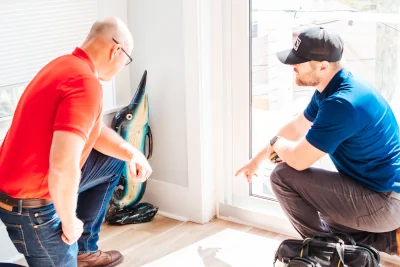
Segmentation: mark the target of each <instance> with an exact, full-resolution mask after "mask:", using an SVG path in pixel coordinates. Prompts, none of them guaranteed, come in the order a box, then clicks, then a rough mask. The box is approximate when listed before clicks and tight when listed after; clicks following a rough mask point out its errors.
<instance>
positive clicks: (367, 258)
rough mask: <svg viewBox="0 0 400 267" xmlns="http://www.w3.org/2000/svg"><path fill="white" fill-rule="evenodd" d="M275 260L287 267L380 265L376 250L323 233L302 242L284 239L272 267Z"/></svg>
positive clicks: (347, 239) (373, 266)
mask: <svg viewBox="0 0 400 267" xmlns="http://www.w3.org/2000/svg"><path fill="white" fill-rule="evenodd" d="M339 236H341V237H344V238H343V239H341V238H339ZM343 240H346V242H345V241H343ZM277 260H279V261H281V262H283V263H285V264H286V266H288V267H289V266H290V267H379V266H380V265H379V262H380V256H379V253H378V251H377V250H376V249H374V248H373V247H371V246H368V245H364V244H360V243H357V244H356V242H355V241H354V240H353V239H352V238H351V237H349V236H346V235H342V234H323V235H318V236H314V237H312V238H306V239H304V240H298V239H287V240H284V241H283V242H282V243H281V244H280V245H279V248H278V250H277V251H276V253H275V261H274V266H275V262H276V261H277Z"/></svg>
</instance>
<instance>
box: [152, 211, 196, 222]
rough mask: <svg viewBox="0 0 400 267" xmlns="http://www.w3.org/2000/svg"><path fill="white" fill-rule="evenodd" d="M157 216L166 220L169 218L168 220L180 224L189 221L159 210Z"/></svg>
mask: <svg viewBox="0 0 400 267" xmlns="http://www.w3.org/2000/svg"><path fill="white" fill-rule="evenodd" d="M157 214H159V215H161V216H164V217H167V218H170V219H174V220H177V221H181V222H188V221H189V218H186V217H182V216H177V215H175V214H172V213H169V212H165V211H162V210H159V211H158V213H157Z"/></svg>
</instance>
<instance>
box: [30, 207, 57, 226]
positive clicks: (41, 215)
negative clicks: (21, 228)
mask: <svg viewBox="0 0 400 267" xmlns="http://www.w3.org/2000/svg"><path fill="white" fill-rule="evenodd" d="M31 218H32V223H33V226H34V227H35V228H38V227H43V226H46V225H49V224H51V223H53V222H55V221H56V220H57V219H58V214H57V212H56V210H55V208H54V205H53V204H50V205H47V206H45V207H42V208H37V209H32V210H31Z"/></svg>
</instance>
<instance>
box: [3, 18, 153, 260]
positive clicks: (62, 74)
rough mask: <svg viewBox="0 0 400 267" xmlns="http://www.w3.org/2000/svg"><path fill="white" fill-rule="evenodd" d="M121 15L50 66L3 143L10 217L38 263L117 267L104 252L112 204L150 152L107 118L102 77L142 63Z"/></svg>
mask: <svg viewBox="0 0 400 267" xmlns="http://www.w3.org/2000/svg"><path fill="white" fill-rule="evenodd" d="M132 50H133V39H132V36H131V34H130V33H129V30H128V29H127V27H126V26H125V25H124V24H123V23H122V22H121V21H120V20H119V19H118V18H114V17H111V18H107V19H104V20H101V21H97V22H96V23H95V24H94V25H93V26H92V28H91V31H90V33H89V35H88V37H87V39H86V40H85V41H84V43H83V44H82V46H81V47H80V48H76V49H75V50H74V51H73V53H72V54H70V55H65V56H61V57H59V58H57V59H55V60H53V61H51V62H50V63H49V64H48V65H46V66H45V67H44V68H43V69H42V70H40V71H39V73H38V74H37V75H36V77H34V79H33V80H32V81H31V83H30V84H29V85H28V86H27V88H26V89H25V92H24V94H23V95H22V97H21V99H20V101H19V103H18V106H17V108H16V110H15V114H14V119H13V122H12V125H11V127H10V129H9V131H8V133H7V136H6V138H5V139H4V142H3V144H2V146H1V148H0V219H1V220H2V221H3V222H4V224H5V225H6V226H7V231H8V234H9V236H10V239H11V240H12V242H13V243H14V245H15V247H16V248H17V250H18V251H19V252H20V253H22V254H24V256H25V258H26V260H27V262H28V264H29V266H38V267H39V266H40V267H46V266H53V267H54V266H56V267H58V266H68V267H69V266H77V264H78V266H82V267H83V266H116V265H118V264H119V263H121V262H122V260H123V257H122V255H121V254H120V253H119V252H117V251H107V252H102V251H99V250H98V247H97V241H98V238H99V236H98V233H99V231H100V226H101V223H102V221H103V218H104V215H105V209H106V206H107V204H108V202H109V200H110V198H111V195H112V193H113V191H114V188H115V186H116V185H117V183H118V179H117V177H119V174H120V173H121V171H122V168H123V166H124V162H129V163H130V164H129V166H130V171H131V172H132V174H134V175H135V176H136V179H140V180H142V181H144V180H146V179H147V178H148V177H149V175H150V174H151V172H152V170H151V167H150V165H149V164H148V162H147V160H146V158H145V157H144V155H143V154H142V153H141V152H139V151H138V150H137V149H135V148H134V147H132V146H131V145H129V144H128V143H126V142H125V141H124V140H123V139H122V138H121V137H120V136H119V135H118V134H117V133H115V132H114V131H113V130H111V129H110V128H108V127H106V126H104V125H103V123H102V120H101V118H102V98H103V95H102V88H101V85H100V83H99V79H100V80H104V81H107V80H110V79H111V78H112V77H113V76H114V75H115V74H117V73H118V72H119V71H120V70H121V69H122V68H123V67H124V66H125V65H127V64H129V63H130V62H131V61H132V58H131V57H130V56H129V54H130V53H131V52H132Z"/></svg>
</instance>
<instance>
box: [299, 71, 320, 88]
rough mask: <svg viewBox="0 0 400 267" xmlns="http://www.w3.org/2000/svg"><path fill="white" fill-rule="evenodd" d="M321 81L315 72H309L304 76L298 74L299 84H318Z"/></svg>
mask: <svg viewBox="0 0 400 267" xmlns="http://www.w3.org/2000/svg"><path fill="white" fill-rule="evenodd" d="M319 83H320V78H319V77H316V76H315V75H313V73H307V74H306V75H304V77H299V76H298V75H297V76H296V84H297V85H298V86H317V85H318V84H319Z"/></svg>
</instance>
